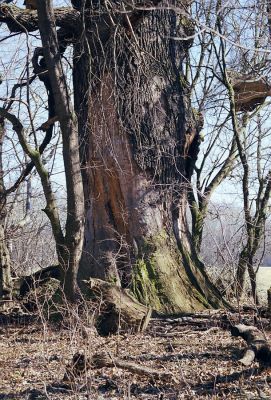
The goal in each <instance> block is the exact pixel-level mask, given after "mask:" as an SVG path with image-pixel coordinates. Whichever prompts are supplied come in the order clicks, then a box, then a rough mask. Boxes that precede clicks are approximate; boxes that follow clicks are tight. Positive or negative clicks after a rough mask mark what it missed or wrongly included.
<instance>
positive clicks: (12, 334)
mask: <svg viewBox="0 0 271 400" xmlns="http://www.w3.org/2000/svg"><path fill="white" fill-rule="evenodd" d="M211 318H212V316H211V314H210V320H211ZM76 321H77V320H76V319H75V320H73V321H72V320H71V321H70V323H68V324H67V325H66V326H63V324H62V326H56V325H49V324H47V323H43V324H42V323H40V322H39V323H38V322H32V323H31V324H24V325H22V324H20V325H18V324H12V323H9V324H2V325H1V326H0V399H1V400H17V399H20V400H22V399H25V400H35V399H37V400H45V399H52V400H57V399H78V400H83V399H89V400H98V399H99V400H102V399H111V400H117V399H118V400H119V399H123V400H129V399H147V400H154V399H160V400H162V399H163V400H166V399H167V400H173V399H174V400H175V399H176V400H177V399H250V400H252V399H271V370H269V369H265V370H260V369H259V368H258V365H257V363H255V364H253V365H252V367H251V368H249V369H245V368H244V367H242V366H241V365H239V363H238V359H239V358H240V357H241V356H242V352H243V351H244V349H245V347H246V343H245V342H244V341H243V340H242V339H239V338H233V337H231V335H230V332H228V331H227V330H223V329H222V328H221V327H219V326H218V325H217V326H215V324H211V325H210V324H208V322H206V321H208V316H207V318H206V315H205V316H204V319H202V320H200V319H198V320H196V321H195V320H194V318H193V317H187V323H186V322H185V321H186V319H185V318H175V319H164V320H157V319H153V320H151V323H150V325H149V327H148V329H147V331H146V332H145V333H140V334H134V335H132V334H119V335H114V336H111V337H106V338H105V337H100V336H98V335H97V334H96V332H95V331H94V330H92V329H89V330H88V333H87V335H86V332H85V331H82V329H81V328H82V327H80V324H79V323H78V321H77V322H76ZM193 321H194V322H193ZM198 321H201V322H200V323H199V322H198ZM202 321H203V322H202ZM204 321H205V322H204ZM265 331H266V334H267V336H268V337H270V333H269V332H268V328H265ZM102 350H104V351H106V352H108V353H109V354H110V356H111V357H112V359H114V357H118V358H121V359H125V360H130V361H133V362H136V363H137V364H140V365H144V366H148V367H152V368H155V369H156V370H160V371H167V372H171V373H172V375H173V377H174V379H173V380H172V381H171V380H168V381H167V382H162V381H159V380H154V379H152V378H150V377H145V376H137V375H135V374H132V373H130V372H128V371H125V370H122V369H119V368H116V367H114V368H101V369H94V368H90V369H89V370H88V371H87V372H86V373H85V374H83V376H81V377H80V378H76V379H74V380H73V381H72V382H71V381H69V382H64V381H63V377H64V375H65V370H66V366H67V364H69V363H70V362H71V359H72V356H73V354H74V353H76V352H77V351H81V352H83V353H84V354H85V355H86V356H87V357H91V356H92V355H93V354H94V353H96V352H99V351H102Z"/></svg>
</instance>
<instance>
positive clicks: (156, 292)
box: [132, 232, 208, 313]
mask: <svg viewBox="0 0 271 400" xmlns="http://www.w3.org/2000/svg"><path fill="white" fill-rule="evenodd" d="M140 253H141V256H140V257H139V258H138V260H137V261H136V263H135V266H134V268H133V272H132V290H133V292H134V294H135V295H136V297H137V298H138V300H139V301H140V302H142V303H144V304H148V305H150V306H151V307H153V308H154V309H155V310H156V311H157V312H163V313H177V312H185V311H193V310H200V309H204V308H206V307H208V302H207V300H206V299H205V298H204V296H202V295H201V294H200V293H199V292H198V291H197V290H196V289H195V288H194V287H193V285H192V283H191V282H190V281H189V279H188V278H187V276H186V272H185V269H184V266H183V263H182V258H181V255H180V253H179V252H178V250H177V248H176V241H175V239H174V238H170V237H169V236H168V235H167V234H166V233H165V232H161V233H160V234H159V235H156V236H154V237H152V238H147V239H145V240H144V242H143V245H142V247H141V251H140Z"/></svg>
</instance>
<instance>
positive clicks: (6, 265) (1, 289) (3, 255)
mask: <svg viewBox="0 0 271 400" xmlns="http://www.w3.org/2000/svg"><path fill="white" fill-rule="evenodd" d="M4 129H5V128H4V122H3V120H2V119H1V121H0V299H5V298H8V299H10V298H11V297H12V280H11V261H10V254H9V249H8V246H7V241H6V235H5V218H6V194H5V186H4V173H3V163H2V155H3V140H4V134H5V131H4Z"/></svg>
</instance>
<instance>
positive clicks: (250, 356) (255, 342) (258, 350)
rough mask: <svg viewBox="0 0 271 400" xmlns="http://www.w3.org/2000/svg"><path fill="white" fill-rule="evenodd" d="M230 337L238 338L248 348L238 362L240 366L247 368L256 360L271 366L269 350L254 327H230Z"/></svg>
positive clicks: (264, 339) (270, 352)
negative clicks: (242, 340)
mask: <svg viewBox="0 0 271 400" xmlns="http://www.w3.org/2000/svg"><path fill="white" fill-rule="evenodd" d="M231 334H232V336H240V337H241V338H243V339H244V340H245V341H246V342H247V344H248V348H247V350H246V352H245V354H244V356H243V357H242V358H241V360H239V362H240V363H241V364H243V365H244V366H246V367H248V366H249V365H251V364H252V363H253V361H254V360H255V359H257V360H258V361H259V362H260V363H261V364H263V365H265V366H269V365H271V349H270V344H269V343H268V342H267V340H266V338H265V337H264V335H263V333H262V332H261V331H260V330H259V329H257V328H256V327H255V326H247V325H243V324H239V325H235V326H232V327H231Z"/></svg>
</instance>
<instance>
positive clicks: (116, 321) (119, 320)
mask: <svg viewBox="0 0 271 400" xmlns="http://www.w3.org/2000/svg"><path fill="white" fill-rule="evenodd" d="M87 284H88V287H89V289H90V294H91V295H92V296H94V298H95V299H96V300H97V301H98V302H99V315H98V317H97V322H96V329H97V331H98V333H99V334H101V335H105V336H106V335H109V334H114V333H117V332H127V331H128V332H129V331H130V332H142V331H144V330H145V329H146V327H147V326H148V324H149V321H150V317H151V312H152V310H151V308H149V307H147V306H145V305H143V304H141V303H139V302H138V301H137V300H136V299H135V298H134V297H133V296H132V295H131V294H130V293H129V292H128V290H125V289H122V288H121V287H118V286H116V285H114V284H112V283H109V282H105V281H102V280H101V279H90V280H89V281H87Z"/></svg>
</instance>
